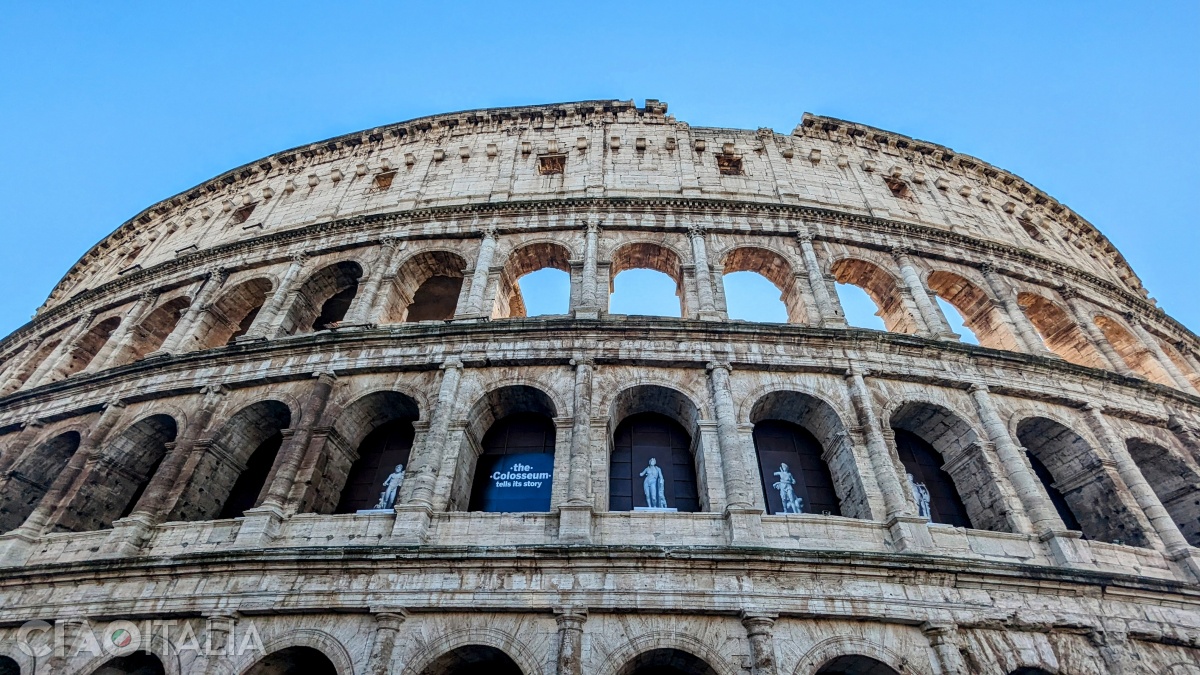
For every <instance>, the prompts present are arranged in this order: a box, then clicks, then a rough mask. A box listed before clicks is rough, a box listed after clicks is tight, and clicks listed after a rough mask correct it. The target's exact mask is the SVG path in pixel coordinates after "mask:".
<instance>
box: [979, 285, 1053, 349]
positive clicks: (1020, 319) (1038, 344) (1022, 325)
mask: <svg viewBox="0 0 1200 675" xmlns="http://www.w3.org/2000/svg"><path fill="white" fill-rule="evenodd" d="M979 270H980V272H982V273H983V279H984V281H986V282H987V285H988V288H990V289H991V291H992V294H993V295H995V296H996V298H998V299H999V301H1000V306H1001V307H1002V308H1003V309H1004V312H1002V314H1003V316H1004V317H1005V319H1006V321H1007V322H1008V324H1009V325H1010V326H1011V327H1012V330H1013V335H1015V336H1016V337H1017V340H1018V341H1019V342H1020V343H1021V345H1022V346H1024V348H1025V351H1027V352H1029V353H1030V354H1037V355H1039V356H1047V357H1051V358H1058V356H1057V355H1055V354H1054V352H1052V351H1050V349H1049V348H1047V347H1046V343H1045V342H1043V341H1042V336H1041V334H1040V333H1038V332H1037V329H1036V328H1034V327H1033V324H1032V323H1030V322H1029V317H1028V316H1026V315H1025V310H1023V309H1021V305H1020V303H1018V302H1017V294H1016V293H1014V292H1013V289H1012V287H1011V286H1009V285H1008V284H1006V283H1004V281H1003V279H1002V278H1001V276H1000V274H999V273H997V272H996V268H995V267H993V266H992V265H991V264H987V263H985V264H983V265H980V266H979Z"/></svg>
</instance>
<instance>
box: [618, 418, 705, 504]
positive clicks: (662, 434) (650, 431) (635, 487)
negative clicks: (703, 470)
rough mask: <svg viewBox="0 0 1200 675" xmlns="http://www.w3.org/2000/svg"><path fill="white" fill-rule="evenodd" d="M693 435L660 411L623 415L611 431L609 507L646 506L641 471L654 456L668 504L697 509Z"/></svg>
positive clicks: (643, 479)
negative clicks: (619, 422)
mask: <svg viewBox="0 0 1200 675" xmlns="http://www.w3.org/2000/svg"><path fill="white" fill-rule="evenodd" d="M691 448H692V438H691V436H690V435H688V433H687V432H686V431H684V429H683V427H682V426H680V425H679V423H678V422H676V421H675V420H673V419H671V418H670V417H667V416H666V415H662V414H659V413H638V414H636V415H630V416H629V417H626V418H625V419H624V420H623V421H622V422H621V424H620V425H619V426H617V431H616V433H615V434H614V435H613V451H612V458H611V462H610V465H609V499H608V508H609V510H610V511H633V510H634V509H635V508H639V507H641V508H645V507H646V506H647V503H646V495H645V490H644V489H643V483H644V481H645V478H644V477H643V476H642V475H641V474H642V471H643V470H645V469H646V467H647V466H649V464H650V460H651V459H654V460H655V464H656V466H658V468H659V469H660V470H661V471H662V474H663V492H664V495H665V497H666V502H667V506H668V507H669V508H674V509H677V510H679V511H689V512H695V511H699V510H700V497H699V493H698V492H697V490H696V468H695V462H694V461H693V459H692V449H691Z"/></svg>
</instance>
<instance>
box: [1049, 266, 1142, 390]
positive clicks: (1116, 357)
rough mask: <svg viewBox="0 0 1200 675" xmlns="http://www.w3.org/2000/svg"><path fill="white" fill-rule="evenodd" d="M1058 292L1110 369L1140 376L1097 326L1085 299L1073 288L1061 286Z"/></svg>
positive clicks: (1123, 373)
mask: <svg viewBox="0 0 1200 675" xmlns="http://www.w3.org/2000/svg"><path fill="white" fill-rule="evenodd" d="M1058 294H1059V295H1061V296H1062V297H1063V299H1064V300H1066V302H1067V307H1068V308H1070V310H1071V316H1072V317H1073V318H1074V319H1075V323H1077V324H1079V327H1080V328H1081V329H1083V334H1084V335H1086V336H1087V337H1088V339H1089V340H1090V341H1091V343H1092V344H1093V345H1095V347H1096V348H1097V349H1099V350H1100V354H1101V356H1102V358H1103V359H1104V360H1105V361H1107V362H1108V364H1109V369H1111V370H1114V371H1116V372H1118V373H1120V374H1122V375H1129V376H1132V377H1140V376H1139V375H1136V374H1135V373H1134V372H1133V370H1132V369H1130V367H1129V366H1128V365H1127V364H1126V363H1125V359H1122V358H1121V355H1120V354H1117V350H1115V349H1113V346H1112V345H1111V344H1109V342H1108V338H1106V337H1104V333H1102V332H1100V329H1099V328H1098V327H1097V326H1096V322H1095V321H1092V319H1091V315H1090V314H1089V313H1088V310H1087V307H1085V306H1084V305H1083V300H1082V299H1081V298H1080V297H1079V295H1078V293H1076V292H1075V289H1073V288H1061V289H1059V291H1058Z"/></svg>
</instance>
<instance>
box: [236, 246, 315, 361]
mask: <svg viewBox="0 0 1200 675" xmlns="http://www.w3.org/2000/svg"><path fill="white" fill-rule="evenodd" d="M306 258H307V256H305V255H304V254H303V253H300V254H297V255H294V256H292V264H291V265H289V266H288V268H287V271H286V272H284V273H283V278H282V279H280V280H279V286H278V287H277V288H276V289H275V292H274V293H272V294H271V298H270V299H269V300H267V302H266V303H265V304H264V305H263V308H262V309H261V310H260V311H259V312H258V316H256V317H254V323H253V324H252V325H251V326H250V330H248V331H246V334H245V335H244V336H242V338H239V339H245V340H253V339H263V338H270V337H276V335H277V334H278V332H279V327H280V324H281V323H282V322H283V319H284V317H285V316H286V315H287V312H286V311H284V310H285V309H286V305H290V304H291V303H290V302H288V301H289V300H291V299H294V297H295V292H296V288H295V287H296V280H297V278H298V277H299V276H300V271H301V270H303V269H304V262H305V260H306Z"/></svg>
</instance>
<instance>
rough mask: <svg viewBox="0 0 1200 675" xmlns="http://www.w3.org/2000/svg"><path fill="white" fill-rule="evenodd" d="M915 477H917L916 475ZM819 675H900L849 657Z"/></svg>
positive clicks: (872, 662) (864, 659)
mask: <svg viewBox="0 0 1200 675" xmlns="http://www.w3.org/2000/svg"><path fill="white" fill-rule="evenodd" d="M914 477H915V475H914ZM817 675H900V674H899V673H897V672H896V670H895V669H894V668H892V667H891V666H888V665H887V664H885V663H883V662H882V661H876V660H875V659H873V658H870V657H868V656H857V655H853V656H852V655H847V656H839V657H837V658H836V659H834V660H832V661H830V662H829V663H826V664H825V665H824V666H821V669H820V670H818V671H817Z"/></svg>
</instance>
